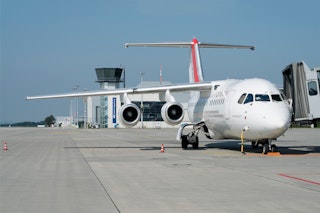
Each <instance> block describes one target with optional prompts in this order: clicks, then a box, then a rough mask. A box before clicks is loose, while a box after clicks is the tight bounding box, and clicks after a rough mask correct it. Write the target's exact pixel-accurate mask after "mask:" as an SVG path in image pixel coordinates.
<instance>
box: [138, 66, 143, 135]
mask: <svg viewBox="0 0 320 213" xmlns="http://www.w3.org/2000/svg"><path fill="white" fill-rule="evenodd" d="M139 75H140V87H141V88H142V87H143V85H142V83H143V75H144V72H139ZM140 112H141V116H140V120H141V129H142V128H143V94H142V93H141V103H140Z"/></svg>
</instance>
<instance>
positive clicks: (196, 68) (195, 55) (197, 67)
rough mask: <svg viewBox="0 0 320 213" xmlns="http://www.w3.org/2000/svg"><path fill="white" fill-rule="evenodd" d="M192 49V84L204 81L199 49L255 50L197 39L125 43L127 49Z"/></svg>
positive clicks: (190, 67)
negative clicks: (189, 40)
mask: <svg viewBox="0 0 320 213" xmlns="http://www.w3.org/2000/svg"><path fill="white" fill-rule="evenodd" d="M130 46H132V47H191V61H190V66H189V81H190V82H191V83H194V82H196V83H197V82H201V81H203V73H202V67H201V60H200V52H199V47H203V48H240V49H251V50H254V49H255V47H254V46H242V45H229V44H215V43H201V42H198V40H197V39H196V38H193V39H192V41H191V42H163V43H125V47H130Z"/></svg>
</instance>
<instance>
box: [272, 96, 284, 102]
mask: <svg viewBox="0 0 320 213" xmlns="http://www.w3.org/2000/svg"><path fill="white" fill-rule="evenodd" d="M271 99H272V101H274V102H279V101H282V99H281V96H280V95H279V94H274V95H271Z"/></svg>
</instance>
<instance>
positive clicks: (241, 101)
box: [238, 93, 247, 104]
mask: <svg viewBox="0 0 320 213" xmlns="http://www.w3.org/2000/svg"><path fill="white" fill-rule="evenodd" d="M246 95H247V93H243V94H242V95H241V96H240V98H239V100H238V104H242V103H243V100H244V98H245V97H246Z"/></svg>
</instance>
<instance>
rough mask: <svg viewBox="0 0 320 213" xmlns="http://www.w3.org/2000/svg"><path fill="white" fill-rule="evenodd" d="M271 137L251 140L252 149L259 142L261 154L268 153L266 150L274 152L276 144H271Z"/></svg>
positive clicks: (256, 146) (255, 147)
mask: <svg viewBox="0 0 320 213" xmlns="http://www.w3.org/2000/svg"><path fill="white" fill-rule="evenodd" d="M271 142H272V139H265V140H259V141H252V142H251V146H252V148H253V149H257V148H258V146H259V144H261V145H262V154H268V152H276V149H277V146H276V145H275V144H272V143H271Z"/></svg>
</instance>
